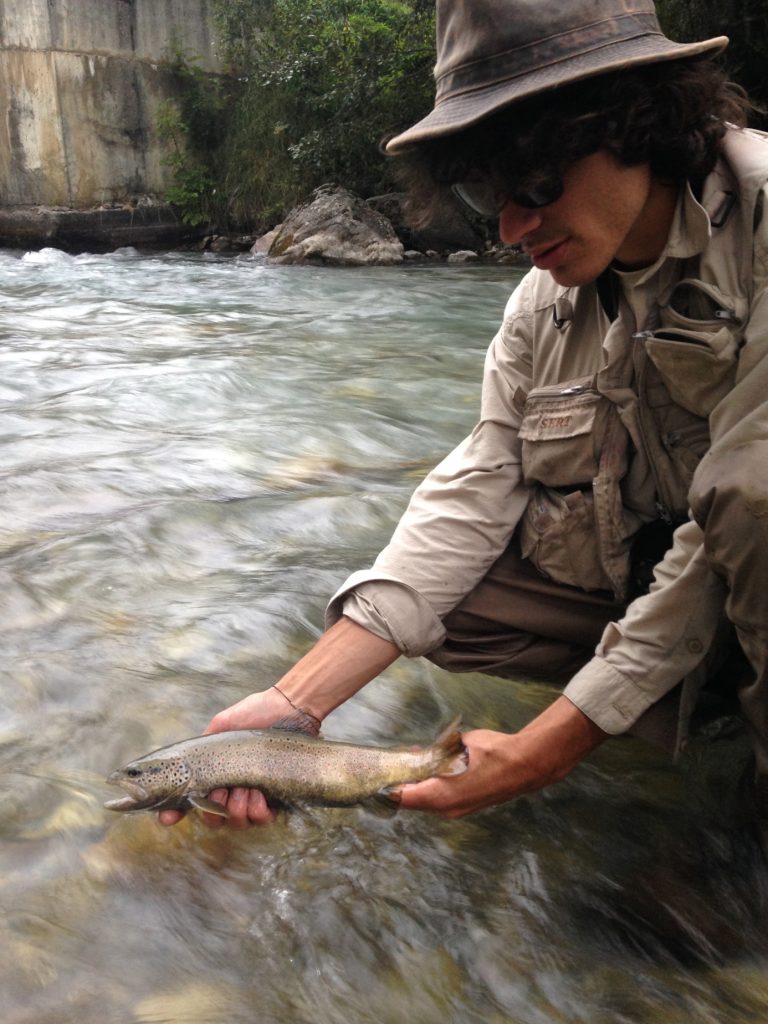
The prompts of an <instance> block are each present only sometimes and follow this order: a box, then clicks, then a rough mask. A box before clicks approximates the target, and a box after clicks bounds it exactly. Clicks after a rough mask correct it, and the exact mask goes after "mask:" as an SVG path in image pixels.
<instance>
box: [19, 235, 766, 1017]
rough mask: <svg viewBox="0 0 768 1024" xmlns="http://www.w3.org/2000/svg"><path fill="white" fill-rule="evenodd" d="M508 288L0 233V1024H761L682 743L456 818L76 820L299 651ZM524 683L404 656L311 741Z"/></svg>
mask: <svg viewBox="0 0 768 1024" xmlns="http://www.w3.org/2000/svg"><path fill="white" fill-rule="evenodd" d="M518 277H519V271H518V270H517V269H516V268H509V267H506V268H501V267H486V266H461V267H447V266H426V265H423V266H411V267H402V268H380V269H360V270H340V269H330V268H299V267H273V266H269V265H267V264H266V263H265V262H263V261H262V260H260V259H259V258H256V257H250V256H239V257H236V258H233V257H224V256H210V255H197V254H194V255H189V254H171V255H164V256H158V255H142V254H139V253H137V252H135V251H133V250H122V251H119V252H117V253H113V254H110V255H105V256H88V255H84V256H74V257H73V256H69V255H66V254H64V253H61V252H57V251H55V250H43V251H42V252H37V253H22V252H8V251H5V252H0V331H2V345H1V346H0V495H1V501H0V635H1V636H2V654H3V657H2V681H3V685H2V687H1V688H0V769H1V770H2V779H3V785H2V789H0V949H2V951H3V956H2V957H1V958H0V1006H2V1011H0V1018H1V1019H2V1021H3V1024H65V1022H66V1024H68V1022H70V1021H71V1022H78V1024H241V1022H242V1024H251V1022H253V1024H369V1022H370V1024H399V1022H403V1021H407V1022H413V1024H453V1022H456V1024H459V1022H461V1024H469V1022H478V1024H479V1022H488V1024H553V1022H562V1024H566V1022H567V1024H576V1022H579V1024H581V1022H583V1024H662V1022H663V1024H689V1022H691V1021H696V1022H701V1024H705V1022H706V1024H708V1022H712V1024H747V1022H750V1024H754V1022H756V1021H761V1020H766V1019H768V942H767V941H766V927H765V920H766V917H765V906H766V880H767V879H768V868H767V867H766V864H765V861H764V860H763V859H762V856H761V854H760V849H759V845H758V843H757V841H756V838H755V835H754V832H753V829H752V828H751V826H749V825H748V824H743V823H742V822H741V821H739V820H730V819H729V818H728V817H727V816H725V815H723V814H722V813H721V810H722V808H720V809H718V808H717V807H716V805H715V804H713V802H712V800H711V799H710V796H711V790H712V789H713V787H714V789H715V790H717V788H718V786H719V785H720V782H719V776H718V775H717V772H718V764H717V763H713V765H711V766H709V765H708V764H707V755H706V753H701V754H700V762H701V763H700V764H699V765H698V768H699V769H700V770H699V771H698V772H697V773H696V772H693V773H692V772H691V771H690V766H688V768H686V766H679V765H678V766H674V765H671V764H669V763H668V762H667V761H666V759H665V758H664V757H663V756H662V755H661V754H657V753H656V752H654V751H653V750H651V749H650V748H648V747H645V746H643V745H641V744H640V743H639V742H638V741H633V740H628V739H617V740H614V741H611V742H609V743H608V744H606V745H605V746H603V747H602V748H601V749H600V750H599V751H598V752H597V753H596V754H595V755H594V756H593V757H591V758H590V759H589V760H588V762H587V763H585V764H584V765H582V766H580V767H579V768H578V769H577V770H576V771H575V772H574V773H573V774H572V775H571V776H570V777H569V778H568V779H566V780H565V781H564V782H562V783H560V784H558V785H556V786H553V787H551V788H550V789H549V790H547V791H545V792H542V793H540V794H535V795H532V796H530V797H524V798H521V799H519V800H517V801H515V802H514V803H512V804H509V805H507V806H504V807H501V808H498V809H495V810H491V811H488V812H485V813H483V814H480V815H477V816H474V817H472V818H468V819H464V820H462V821H459V822H446V821H442V820H438V819H434V818H432V817H429V816H425V815H417V814H410V815H409V814H406V813H400V814H398V815H396V816H394V817H386V818H382V817H379V816H376V815H374V814H371V813H370V812H369V811H367V810H365V809H358V808H355V809H349V810H320V809H314V810H311V811H307V810H296V811H292V812H289V813H287V814H285V815H283V816H282V817H281V818H280V819H279V820H278V822H277V823H276V824H275V825H274V826H272V827H270V828H267V829H261V830H250V831H248V832H245V833H237V834H232V833H229V832H227V831H222V830H218V831H216V832H209V831H208V830H206V829H205V828H204V827H203V825H202V824H201V823H200V822H199V821H198V820H197V819H196V816H195V815H189V816H188V818H187V819H186V820H185V821H184V822H183V823H182V824H181V825H179V826H177V827H176V828H173V829H163V828H161V827H160V826H159V825H158V824H157V823H156V821H155V818H154V816H152V815H131V816H118V815H115V814H113V813H110V812H109V811H106V810H104V809H103V807H102V803H103V801H104V800H105V799H108V798H110V797H114V796H115V795H116V794H115V792H114V791H113V790H110V789H108V788H107V787H106V786H105V785H104V782H103V780H104V777H105V776H106V775H107V774H108V772H109V771H111V770H112V769H113V768H114V767H116V766H117V765H119V764H122V763H124V762H125V761H127V760H129V759H130V758H133V757H135V756H138V755H139V754H142V753H145V752H147V751H149V750H151V749H153V748H154V747H157V746H160V745H162V744H165V743H169V742H173V741H174V740H176V739H180V738H183V737H185V736H189V735H194V734H196V733H198V732H199V731H200V730H201V729H202V728H203V727H204V726H205V724H206V723H207V721H208V720H209V718H210V717H211V715H212V714H213V713H214V712H215V711H217V710H219V709H221V708H222V707H225V706H227V705H228V704H231V703H232V702H233V701H235V700H237V699H239V698H240V697H241V696H244V695H245V694H246V693H249V692H251V691H254V690H259V689H264V688H266V687H268V686H269V685H270V684H271V683H272V682H274V681H275V680H276V679H277V678H279V676H280V674H281V673H282V672H284V671H285V670H286V669H287V668H288V667H289V665H290V664H292V663H293V661H295V660H296V659H297V658H298V657H299V656H300V655H301V654H302V653H304V652H305V651H306V650H307V649H308V647H309V646H310V645H311V643H312V642H313V640H314V639H315V638H316V637H317V636H318V634H319V632H320V630H321V628H322V618H323V608H324V604H325V601H326V600H327V598H328V597H329V595H330V594H331V593H332V592H333V591H334V590H335V588H336V587H337V586H338V585H339V584H340V583H341V582H342V581H343V580H344V578H345V577H346V575H347V574H348V573H349V572H351V571H352V570H354V569H356V568H362V567H365V566H367V565H369V564H370V562H371V560H372V558H373V557H374V556H375V554H376V552H377V551H378V550H379V549H380V548H381V547H382V546H383V545H384V543H386V540H387V538H388V536H389V534H390V533H391V530H392V528H393V526H394V524H395V522H396V521H397V518H398V516H399V515H400V513H401V512H402V510H403V508H404V507H405V504H406V502H407V499H408V495H409V493H410V491H411V490H412V489H413V487H414V486H415V484H416V483H417V482H418V480H419V479H420V478H421V477H422V476H423V474H424V473H425V472H426V471H427V470H428V469H429V468H430V466H431V465H433V464H434V463H435V462H436V461H438V460H439V459H440V458H441V457H442V455H444V454H445V453H446V452H447V451H448V450H449V449H450V448H451V447H452V446H453V445H454V444H455V443H456V442H458V441H459V440H460V439H461V437H462V436H463V435H464V434H465V433H467V432H468V431H469V430H470V429H471V427H472V424H473V421H474V418H475V416H476V413H477V409H478V402H479V385H480V375H481V368H482V360H483V354H484V351H485V348H486V346H487V344H488V341H489V340H490V338H491V336H492V334H493V332H494V330H495V327H496V325H497V324H498V322H499V319H500V317H501V314H502V312H503V308H504V303H505V301H506V298H507V296H508V294H509V292H510V290H511V289H512V287H513V286H514V283H515V281H516V280H517V279H518ZM551 697H552V691H551V690H550V689H549V688H548V687H546V686H542V685H531V684H529V683H525V682H524V681H520V682H515V683H510V682H503V681H501V680H494V679H490V678H486V677H482V676H470V675H464V676H451V675H448V674H447V673H443V672H441V671H439V670H438V669H436V668H434V667H432V666H430V665H429V664H428V663H426V662H423V661H419V660H416V661H412V660H405V659H401V660H400V662H398V663H397V664H395V665H394V666H393V667H392V668H391V669H389V670H388V671H387V672H385V673H384V674H383V675H382V676H381V677H380V678H379V679H378V680H376V681H375V682H374V683H372V684H370V685H369V686H368V687H366V688H365V689H364V690H363V691H362V692H361V693H360V694H359V695H358V696H357V697H355V698H354V699H353V700H351V701H349V702H348V703H347V704H346V705H345V706H343V707H342V708H340V709H338V710H337V711H336V712H334V714H333V715H331V716H330V717H329V718H328V720H327V722H326V724H325V727H324V732H325V735H326V736H327V737H328V738H331V739H348V740H354V741H361V742H368V743H381V744H385V743H392V742H405V743H421V742H427V741H429V740H430V739H431V738H432V737H433V736H434V734H435V733H436V732H437V731H438V729H439V728H440V726H441V725H443V724H445V723H446V722H447V721H448V719H449V718H451V717H453V716H454V715H457V714H460V715H461V716H462V718H463V720H464V722H465V724H466V725H467V726H473V727H490V728H501V729H505V730H510V731H511V730H513V729H515V728H518V727H519V726H520V725H522V724H523V723H524V722H526V721H527V720H528V719H530V718H531V717H532V716H533V715H534V714H536V712H537V711H538V710H539V709H540V708H542V707H544V706H545V704H546V703H547V702H548V701H549V700H550V699H551ZM725 749H726V752H727V748H725ZM697 756H699V755H697ZM726 759H727V758H726ZM708 771H709V772H710V775H711V776H712V778H714V782H712V779H710V781H709V782H708V783H702V781H701V779H702V776H704V777H706V775H707V772H708ZM692 776H695V778H693V779H692ZM721 795H722V794H721Z"/></svg>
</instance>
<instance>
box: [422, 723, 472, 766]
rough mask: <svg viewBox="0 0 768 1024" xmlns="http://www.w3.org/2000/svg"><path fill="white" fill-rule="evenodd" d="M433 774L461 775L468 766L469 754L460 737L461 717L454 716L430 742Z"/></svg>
mask: <svg viewBox="0 0 768 1024" xmlns="http://www.w3.org/2000/svg"><path fill="white" fill-rule="evenodd" d="M431 749H432V752H433V754H434V755H435V761H436V771H435V775H440V776H449V775H461V773H462V772H465V771H466V770H467V768H468V766H469V754H468V753H467V748H466V747H465V746H464V742H463V740H462V738H461V719H460V718H454V720H453V721H452V722H451V724H450V725H449V726H447V727H446V728H445V729H444V730H443V731H442V732H441V733H440V735H439V736H438V737H437V739H436V740H435V742H434V743H433V744H432V747H431Z"/></svg>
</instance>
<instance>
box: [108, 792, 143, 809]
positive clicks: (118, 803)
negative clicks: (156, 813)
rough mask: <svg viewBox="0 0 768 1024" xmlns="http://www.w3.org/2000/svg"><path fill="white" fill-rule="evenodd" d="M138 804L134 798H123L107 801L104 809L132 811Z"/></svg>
mask: <svg viewBox="0 0 768 1024" xmlns="http://www.w3.org/2000/svg"><path fill="white" fill-rule="evenodd" d="M136 803H137V802H136V800H134V799H133V797H132V796H121V797H118V799H117V800H106V801H105V802H104V808H105V809H106V810H107V811H132V810H133V808H134V807H136Z"/></svg>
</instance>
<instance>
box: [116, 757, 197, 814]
mask: <svg viewBox="0 0 768 1024" xmlns="http://www.w3.org/2000/svg"><path fill="white" fill-rule="evenodd" d="M191 778H192V770H191V768H190V767H189V765H188V764H187V762H186V760H185V759H184V758H183V757H180V756H173V757H155V756H153V755H152V754H148V755H147V756H146V757H140V758H138V759H137V760H136V761H129V762H128V764H126V765H123V767H122V768H117V769H116V770H115V771H113V772H112V773H111V774H110V775H109V776H108V777H107V780H106V781H107V785H110V786H119V787H120V788H121V789H123V790H125V792H126V793H127V794H128V795H127V796H124V797H121V798H120V799H119V800H109V801H107V803H105V804H104V806H105V807H106V808H107V809H108V810H110V811H149V810H161V809H164V808H178V809H180V810H183V809H184V808H185V807H186V806H187V800H186V791H187V788H188V785H189V782H190V780H191Z"/></svg>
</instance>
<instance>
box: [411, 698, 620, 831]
mask: <svg viewBox="0 0 768 1024" xmlns="http://www.w3.org/2000/svg"><path fill="white" fill-rule="evenodd" d="M606 737H607V734H606V733H604V732H603V731H602V729H599V728H598V727H597V726H596V725H595V724H594V723H593V722H592V721H590V719H588V718H587V717H586V715H584V714H583V713H582V712H581V711H579V709H578V708H577V707H575V705H573V704H571V702H570V701H569V700H568V699H567V698H566V697H558V699H557V700H556V701H555V702H554V703H553V704H551V705H550V707H548V708H547V709H546V711H544V712H542V714H541V715H539V716H538V718H536V719H534V720H533V721H532V722H531V723H529V724H528V725H527V726H526V727H525V728H524V729H521V730H520V732H518V733H514V734H511V735H510V734H508V733H503V732H494V731H492V730H490V729H475V730H473V731H471V732H467V733H464V734H463V736H462V739H463V740H464V744H465V746H466V748H467V751H468V753H469V768H468V769H467V771H466V772H464V773H463V774H462V775H455V776H451V777H449V778H442V779H441V778H433V779H427V780H426V781H425V782H418V783H413V784H411V785H406V786H401V787H400V788H399V789H398V790H396V791H395V794H394V796H395V799H398V802H399V804H400V806H401V807H403V808H407V809H409V810H418V811H432V812H434V813H436V814H440V815H441V816H442V817H445V818H461V817H463V816H464V815H466V814H472V813H473V812H474V811H481V810H483V809H484V808H486V807H493V806H494V805H496V804H501V803H504V802H506V801H507V800H512V799H513V798H514V797H517V796H521V795H522V794H523V793H529V792H532V791H533V790H536V789H541V788H542V787H543V786H546V785H549V784H550V783H552V782H557V781H559V780H560V779H562V778H564V777H565V776H566V775H567V774H568V772H569V771H570V770H571V769H572V768H574V767H575V766H576V765H577V764H578V763H579V761H581V760H582V759H583V758H584V757H586V755H587V754H588V753H589V752H590V751H591V750H594V749H595V747H597V746H598V745H599V744H600V743H602V741H603V740H604V739H606Z"/></svg>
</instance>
